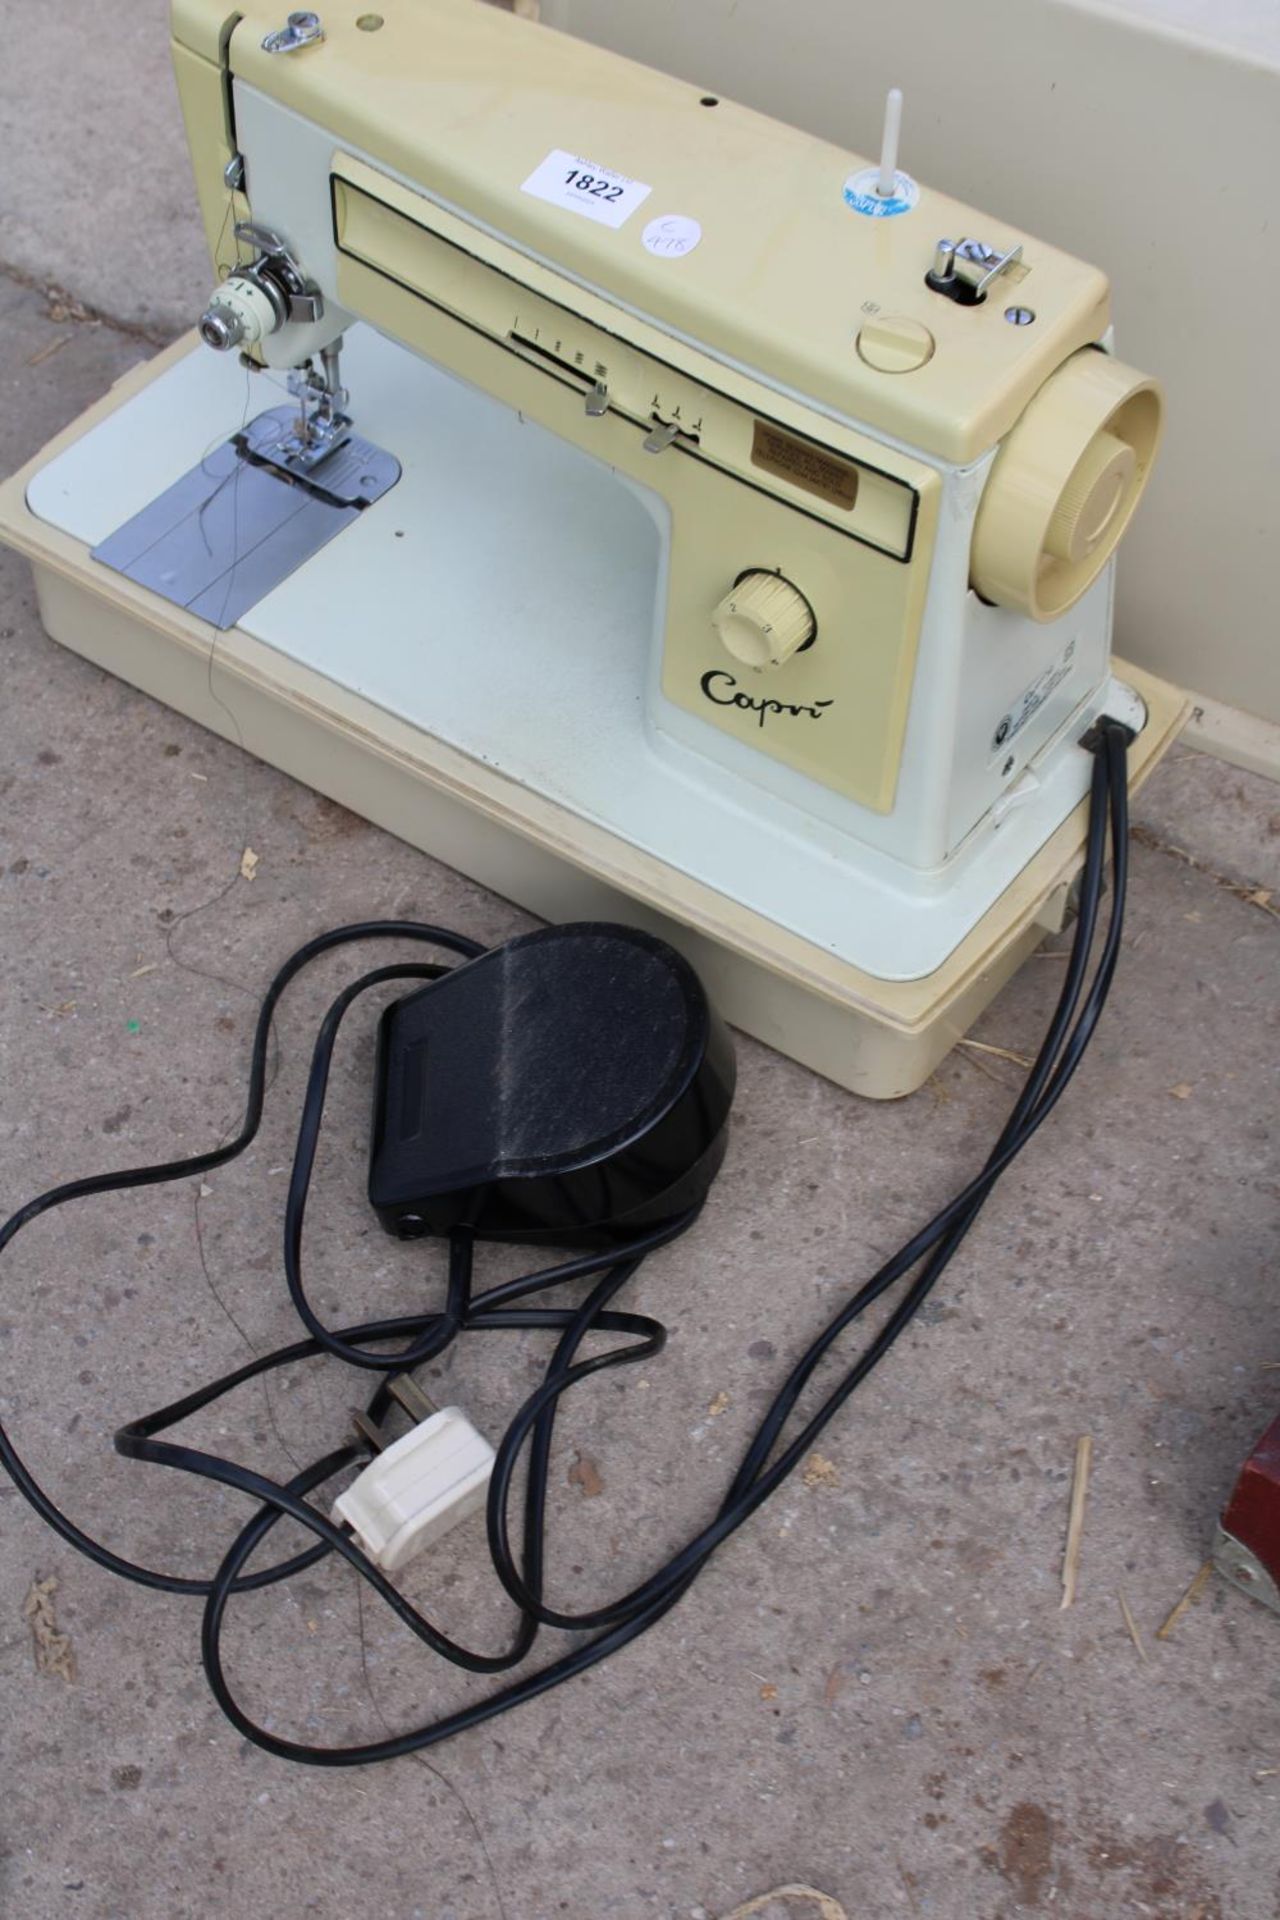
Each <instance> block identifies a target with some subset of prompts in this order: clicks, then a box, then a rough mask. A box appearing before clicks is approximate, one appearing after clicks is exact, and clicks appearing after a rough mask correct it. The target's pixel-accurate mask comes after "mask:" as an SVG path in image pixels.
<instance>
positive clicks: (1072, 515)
mask: <svg viewBox="0 0 1280 1920" xmlns="http://www.w3.org/2000/svg"><path fill="white" fill-rule="evenodd" d="M1137 465H1138V456H1137V454H1136V453H1135V452H1134V450H1133V448H1132V447H1131V446H1130V445H1129V444H1128V442H1127V441H1125V440H1117V439H1116V436H1115V434H1114V433H1105V432H1103V433H1099V434H1097V435H1095V437H1094V438H1093V439H1092V440H1091V441H1090V442H1089V445H1088V446H1087V447H1086V448H1085V450H1084V452H1083V453H1082V454H1081V456H1080V458H1079V460H1077V462H1076V466H1075V472H1074V473H1073V474H1072V476H1071V478H1070V479H1069V480H1068V482H1067V484H1066V486H1065V487H1064V488H1063V489H1062V492H1061V493H1060V494H1059V495H1058V504H1057V506H1056V507H1055V508H1054V510H1053V518H1052V520H1051V521H1050V522H1049V531H1048V533H1047V534H1046V535H1045V545H1046V546H1047V547H1048V549H1049V551H1050V553H1051V554H1052V555H1053V556H1054V558H1055V559H1057V560H1068V561H1070V562H1071V563H1072V565H1074V564H1075V563H1076V562H1077V561H1079V560H1083V559H1085V558H1086V556H1087V555H1089V554H1091V553H1092V552H1093V550H1094V548H1095V547H1096V546H1097V544H1098V542H1099V541H1100V540H1101V539H1102V538H1103V536H1104V534H1105V533H1106V531H1107V528H1108V527H1109V526H1110V525H1111V522H1112V521H1113V520H1114V519H1115V517H1116V515H1117V513H1118V512H1119V511H1120V506H1121V503H1122V501H1123V500H1124V497H1125V494H1126V493H1127V492H1128V491H1129V489H1130V487H1131V486H1132V485H1133V480H1134V475H1135V472H1136V469H1137Z"/></svg>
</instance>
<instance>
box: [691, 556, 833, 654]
mask: <svg viewBox="0 0 1280 1920" xmlns="http://www.w3.org/2000/svg"><path fill="white" fill-rule="evenodd" d="M711 624H712V626H713V627H714V628H715V630H716V632H717V634H718V635H719V636H720V639H721V640H722V641H723V642H724V645H725V646H726V647H727V648H728V650H729V652H730V653H731V654H732V655H733V657H734V659H735V660H740V661H741V662H742V664H743V665H744V666H747V667H753V668H754V669H755V671H756V672H757V673H763V672H764V671H765V670H766V668H769V667H780V666H782V664H783V663H784V661H787V660H789V659H790V658H791V656H792V654H793V653H798V652H799V651H800V649H801V647H807V646H808V644H809V642H810V641H811V640H812V639H813V637H814V635H815V634H816V633H817V630H818V627H817V622H816V621H815V619H814V617H813V608H812V607H811V606H810V605H809V602H808V601H807V600H806V599H805V597H804V595H803V594H802V593H801V592H800V591H799V590H798V589H797V588H796V587H793V586H792V584H791V582H790V581H789V580H784V579H783V578H782V576H781V574H777V573H764V572H754V573H744V574H743V576H742V578H741V579H740V580H739V581H738V583H737V585H736V586H735V587H734V588H733V589H732V591H731V592H729V593H726V595H725V597H724V599H723V600H722V601H721V602H720V604H719V606H718V607H717V608H716V610H715V612H714V613H713V614H712V616H711Z"/></svg>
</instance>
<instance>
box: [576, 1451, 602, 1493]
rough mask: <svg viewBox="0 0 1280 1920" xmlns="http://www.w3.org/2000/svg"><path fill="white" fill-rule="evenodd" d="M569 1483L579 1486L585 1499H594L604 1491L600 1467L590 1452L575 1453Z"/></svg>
mask: <svg viewBox="0 0 1280 1920" xmlns="http://www.w3.org/2000/svg"><path fill="white" fill-rule="evenodd" d="M569 1485H570V1486H571V1487H579V1488H581V1491H582V1497H583V1499H584V1500H594V1499H596V1498H597V1496H598V1495H599V1494H602V1493H603V1492H604V1481H603V1480H602V1478H601V1477H600V1469H599V1467H598V1466H597V1465H596V1463H595V1461H594V1460H593V1459H592V1458H591V1455H590V1454H589V1453H575V1454H574V1456H573V1465H572V1466H571V1467H570V1469H569Z"/></svg>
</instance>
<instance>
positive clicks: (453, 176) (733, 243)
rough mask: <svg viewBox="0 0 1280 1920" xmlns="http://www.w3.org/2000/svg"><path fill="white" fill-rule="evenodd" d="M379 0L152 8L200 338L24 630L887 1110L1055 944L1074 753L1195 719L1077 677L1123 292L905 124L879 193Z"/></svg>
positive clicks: (539, 47) (122, 392)
mask: <svg viewBox="0 0 1280 1920" xmlns="http://www.w3.org/2000/svg"><path fill="white" fill-rule="evenodd" d="M382 5H383V9H384V11H383V12H380V13H373V12H370V13H360V14H357V12H356V11H355V9H354V7H344V8H341V9H339V8H337V7H335V6H333V5H332V4H331V5H329V6H326V8H325V9H324V11H323V13H322V14H315V13H293V14H290V15H287V16H286V14H285V12H284V10H283V9H282V8H281V7H280V6H279V5H278V3H276V0H241V3H240V4H239V5H238V6H236V7H235V8H232V7H231V5H230V4H229V0H174V6H173V35H174V45H173V52H174V62H175V67H176V72H177V79H178V86H179V91H180V95H181V100H182V107H183V112H184V115H185V119H186V126H187V133H188V137H189V141H190V146H191V152H192V156H193V160H194V165H195V174H196V185H197V191H198V195H199V201H200V208H201V213H202V216H203V219H204V224H205V227H206V230H207V233H208V237H209V244H210V248H211V251H212V254H213V259H214V264H215V268H216V276H215V279H214V282H213V288H212V291H211V295H210V299H209V303H208V305H207V308H206V309H205V311H204V313H203V314H202V315H201V316H199V323H198V333H199V336H200V337H199V340H198V341H196V342H193V341H191V340H190V339H188V340H186V341H183V342H180V343H178V345H177V346H176V347H174V348H173V349H171V350H170V351H169V352H167V353H166V354H164V355H162V356H161V357H160V359H159V360H158V361H156V362H154V363H152V365H151V366H150V367H148V368H146V369H143V370H141V371H140V372H139V374H137V375H136V376H131V377H129V378H128V379H127V380H126V381H124V382H123V383H122V384H121V386H120V387H119V388H117V389H116V391H115V392H114V393H113V394H112V395H110V396H108V398H107V400H106V401H105V402H104V403H103V404H102V405H101V406H100V407H98V408H96V409H95V410H94V411H93V412H92V413H91V414H90V415H89V416H88V417H87V419H86V420H84V421H81V422H79V423H77V425H76V426H75V427H73V428H72V429H71V430H70V432H69V434H67V435H64V436H62V438H61V439H60V440H59V441H57V442H55V443H54V444H53V446H52V448H49V449H46V450H45V452H44V453H43V454H42V455H41V456H40V457H39V458H38V459H37V460H36V461H35V462H33V463H32V466H31V467H30V468H29V469H27V470H26V472H25V473H24V474H22V475H20V476H18V480H17V482H15V483H11V485H10V487H9V488H8V489H7V490H6V491H5V493H4V495H3V498H2V499H0V533H3V534H4V536H5V537H6V538H8V539H9V540H11V541H13V542H14V543H15V544H18V545H20V546H22V547H23V548H24V549H25V550H26V551H27V552H28V553H30V554H31V556H32V558H33V560H34V562H35V568H36V578H37V585H38V590H39V594H40V603H41V610H42V616H43V618H44V621H45V624H46V626H47V628H48V631H49V632H50V633H51V634H52V635H53V636H54V637H55V638H57V639H59V640H61V641H63V642H64V643H65V644H67V645H69V646H71V647H74V648H76V649H77V650H79V651H80V652H82V653H85V654H87V655H88V656H89V657H90V658H92V659H95V660H97V661H99V662H101V663H102V664H103V665H105V666H107V667H109V668H111V669H112V670H113V671H115V672H118V673H120V674H122V675H123V676H124V677H125V678H127V679H129V680H131V681H133V682H135V683H136V684H137V685H139V686H141V687H144V688H146V689H147V690H148V691H150V692H152V693H154V694H156V695H157V696H158V697H159V698H161V699H162V700H165V701H168V702H169V703H171V704H172V705H174V706H175V707H178V708H180V709H182V710H183V711H184V712H187V713H189V714H192V715H194V716H195V717H197V718H199V719H200V720H202V721H204V722H205V723H206V724H207V725H209V726H212V727H214V728H215V729H216V730H217V731H219V732H221V733H224V734H228V735H230V736H231V737H233V738H239V739H241V740H242V741H243V743H244V744H245V745H246V746H248V747H249V748H250V749H251V750H252V751H253V752H255V753H258V754H260V755H261V756H262V757H263V758H264V759H267V760H269V761H272V762H273V763H275V764H277V765H279V766H281V767H283V768H285V769H286V770H287V771H289V772H290V773H292V774H294V775H296V776H297V777H299V778H301V779H303V780H305V781H307V782H308V783H309V784H311V785H313V786H315V787H318V788H320V789H321V790H323V791H325V792H326V793H329V794H331V795H332V796H334V797H335V798H337V799H339V800H341V801H343V802H344V803H346V804H347V805H349V806H352V807H354V808H356V809H357V810H358V811H360V812H361V813H363V814H365V815H366V816H368V817H369V818H370V819H373V820H375V821H378V822H379V823H380V824H382V825H383V826H386V827H388V828H390V829H391V830H392V831H394V832H396V833H398V834H400V835H402V836H403V837H404V838H405V839H407V840H410V841H412V842H413V843H414V844H416V845H418V846H420V847H423V848H425V849H427V850H428V851H430V852H431V853H433V854H436V855H439V856H440V857H441V858H443V859H444V860H446V861H448V862H450V863H451V864H453V865H455V866H458V867H460V868H462V869H463V870H465V871H467V872H469V873H472V874H474V875H475V876H476V877H478V878H479V879H481V880H482V881H484V882H486V883H487V884H489V885H491V886H493V887H495V888H497V889H498V890H499V891H500V892H502V893H504V894H506V895H508V896H509V897H511V898H513V899H515V900H517V901H520V902H522V903H523V904H525V905H527V906H529V907H531V908H533V909H535V910H536V911H538V912H540V913H543V914H545V915H547V916H549V917H551V918H557V919H559V918H567V917H587V916H593V917H610V918H617V919H621V920H626V921H630V922H633V923H639V924H642V925H646V926H648V927H650V928H651V929H653V930H655V931H658V932H661V933H663V934H664V935H665V936H666V937H667V938H669V939H672V940H674V941H675V942H676V943H677V944H679V945H680V946H682V947H683V948H684V950H685V951H686V952H687V953H688V954H689V955H690V957H691V958H692V959H693V960H694V962H695V964H697V965H698V967H699V968H700V970H701V971H702V972H703V974H704V976H705V977H706V979H707V981H708V984H709V987H710V990H711V992H712V994H713V996H714V997H715V999H716V1000H717V1001H718V1003H719V1005H720V1006H721V1008H722V1009H723V1011H724V1012H725V1013H726V1015H727V1016H728V1018H729V1019H731V1020H733V1021H734V1022H736V1023H737V1024H738V1025H740V1026H742V1027H744V1028H746V1029H748V1030H749V1031H751V1032H753V1033H756V1034H758V1035H760V1036H761V1037H762V1038H764V1039H765V1040H767V1041H769V1042H770V1043H771V1044H772V1045H774V1046H776V1047H779V1048H781V1049H782V1050H783V1051H785V1052H787V1053H790V1054H792V1055H794V1056H795V1057H797V1058H799V1059H801V1060H803V1061H806V1062H807V1063H808V1064H810V1065H812V1066H814V1067H816V1068H817V1069H818V1070H819V1071H820V1072H823V1073H825V1074H828V1075H830V1076H831V1077H833V1078H835V1079H837V1080H839V1081H841V1082H843V1083H844V1084H846V1085H848V1086H851V1087H853V1088H855V1089H857V1090H858V1091H861V1092H864V1093H870V1094H874V1095H882V1096H883V1095H890V1094H898V1093H903V1092H906V1091H909V1090H910V1089H911V1088H912V1087H914V1086H916V1085H918V1084H920V1082H921V1081H922V1080H923V1079H924V1078H925V1077H927V1075H928V1074H929V1072H931V1071H932V1069H933V1067H934V1065H935V1064H936V1062H937V1061H938V1059H939V1058H941V1056H942V1055H943V1054H944V1053H945V1052H946V1050H947V1048H948V1047H949V1046H951V1045H952V1044H954V1042H955V1040H956V1039H957V1038H958V1037H959V1036H960V1035H961V1034H963V1033H964V1031H965V1030H966V1028H967V1027H968V1026H969V1024H970V1023H971V1022H972V1020H973V1019H974V1018H975V1017H976V1015H977V1013H978V1012H979V1011H980V1010H981V1008H982V1007H983V1006H984V1005H985V1004H986V1003H987V1001H989V1000H990V998H991V997H992V995H993V994H994V993H995V992H996V990H997V989H998V988H999V986H1000V985H1001V984H1002V983H1003V981H1004V980H1005V979H1007V978H1008V976H1009V975H1010V974H1011V972H1012V971H1013V970H1014V968H1015V967H1016V966H1017V965H1018V964H1019V963H1020V961H1021V960H1022V959H1023V958H1025V957H1026V956H1027V954H1029V953H1030V952H1031V951H1032V949H1033V948H1034V947H1035V946H1036V944H1037V943H1038V942H1039V941H1040V940H1041V939H1042V938H1043V937H1044V935H1045V933H1046V932H1047V931H1050V930H1053V929H1055V928H1057V927H1058V926H1060V925H1061V924H1062V921H1063V918H1064V915H1065V914H1066V913H1067V912H1068V911H1069V901H1070V888H1071V883H1072V880H1073V878H1074V876H1075V874H1076V872H1077V870H1078V867H1079V862H1080V853H1081V840H1082V814H1083V809H1082V801H1083V798H1084V795H1085V792H1086V789H1087V785H1088V778H1089V764H1088V763H1089V756H1088V754H1087V753H1085V752H1083V751H1081V749H1080V748H1079V746H1078V744H1077V743H1078V741H1079V740H1080V737H1081V735H1082V734H1084V733H1085V731H1086V730H1087V728H1088V727H1089V726H1090V724H1091V723H1092V722H1093V720H1094V719H1095V718H1096V717H1097V716H1098V715H1099V714H1100V713H1102V712H1107V713H1110V714H1114V715H1117V716H1119V717H1121V718H1123V719H1124V720H1126V721H1127V722H1128V723H1129V724H1130V725H1131V726H1132V727H1133V728H1134V729H1135V732H1136V736H1137V737H1136V740H1135V743H1134V747H1133V750H1132V755H1131V764H1132V768H1133V776H1134V779H1135V781H1136V780H1139V779H1141V778H1143V777H1144V776H1145V774H1146V773H1147V772H1148V771H1149V770H1150V768H1151V767H1152V765H1154V763H1155V761H1156V760H1157V759H1158V757H1159V755H1160V753H1161V752H1162V751H1163V749H1164V748H1165V747H1166V746H1167V744H1168V743H1169V741H1170V739H1171V738H1172V737H1173V735H1174V733H1175V732H1176V730H1177V727H1178V726H1179V724H1180V723H1181V720H1182V718H1183V715H1184V703H1183V701H1182V698H1181V696H1180V695H1179V694H1177V693H1176V692H1174V691H1173V690H1172V689H1170V688H1168V687H1166V686H1164V685H1162V684H1161V683H1160V682H1158V681H1155V680H1153V679H1151V677H1150V676H1148V675H1146V674H1144V673H1140V672H1138V671H1137V670H1136V669H1130V668H1127V667H1123V668H1120V669H1119V670H1118V671H1113V663H1112V661H1111V657H1110V636H1111V611H1112V572H1113V569H1112V555H1113V552H1114V550H1115V547H1116V544H1117V542H1118V541H1119V539H1120V537H1121V534H1122V533H1123V531H1124V528H1125V526H1126V525H1127V523H1128V521H1129V518H1130V516H1131V514H1132V512H1133V510H1134V508H1135V506H1136V504H1137V501H1138V499H1139V496H1140V495H1141V493H1142V491H1143V487H1144V485H1145V482H1146V479H1147V475H1148V473H1149V471H1150V467H1151V463H1152V460H1153V457H1154V455H1155V451H1156V446H1157V442H1158V439H1159V432H1160V418H1161V403H1160V397H1159V394H1158V391H1157V389H1156V387H1155V385H1154V383H1153V382H1152V381H1151V380H1149V379H1147V378H1145V377H1143V376H1142V375H1140V374H1138V373H1136V372H1134V371H1133V370H1132V369H1130V368H1128V367H1126V366H1124V365H1123V364H1121V362H1119V361H1118V360H1117V359H1116V358H1115V357H1114V356H1113V354H1112V353H1111V351H1110V314H1109V293H1108V284H1107V281H1106V279H1105V277H1104V276H1103V275H1102V274H1101V273H1100V272H1098V271H1097V270H1096V269H1094V268H1092V267H1090V266H1087V265H1085V264H1083V263H1082V262H1080V261H1078V260H1076V259H1073V258H1071V257H1069V256H1068V255H1066V254H1064V253H1062V252H1060V251H1058V250H1057V249H1056V248H1053V247H1051V246H1048V245H1046V244H1045V243H1043V242H1042V241H1039V240H1036V239H1033V238H1032V237H1031V236H1030V235H1026V234H1022V233H1018V232H1015V231H1014V230H1013V229H1011V228H1010V227H1009V226H1008V225H1007V224H1006V223H1004V222H1003V221H1001V220H999V219H995V218H991V217H988V216H986V215H984V214H981V213H978V212H976V211H974V210H972V209H970V208H967V207H964V206H961V205H959V204H958V203H957V202H955V201H954V200H951V199H949V198H947V197H946V196H945V195H944V194H942V193H940V192H936V191H934V190H932V189H930V188H928V187H924V186H921V185H919V184H917V182H916V181H915V180H914V179H912V177H911V176H910V175H909V173H907V172H906V171H904V170H903V169H902V168H901V167H899V165H898V164H897V156H896V142H897V126H896V107H897V102H896V101H895V100H894V99H893V98H892V97H891V100H890V113H889V117H888V124H887V129H886V142H885V146H884V149H883V150H882V152H881V155H880V159H879V162H878V163H877V162H875V161H865V160H861V159H859V158H857V157H856V156H854V155H851V154H849V153H844V152H841V151H840V150H838V149H836V148H834V147H832V146H829V145H827V144H824V143H823V142H820V141H818V140H815V139H813V138H810V137H809V136H807V135H804V134H801V133H799V132H796V131H794V130H793V129H791V128H789V127H786V126H782V125H780V124H777V123H775V122H772V121H770V120H768V119H766V118H764V117H762V116H760V115H759V114H756V113H753V112H749V111H747V110H746V109H744V108H741V107H738V106H735V105H733V104H732V103H731V102H729V101H726V100H720V99H717V98H716V97H714V96H712V95H710V94H702V95H700V94H699V93H698V92H697V91H695V90H693V89H691V88H690V87H688V86H687V85H685V84H684V83H682V82H680V81H677V80H675V79H672V78H669V77H667V76H665V75H662V74H659V73H657V72H653V71H650V70H648V69H646V68H642V67H638V66H635V65H633V64H631V63H629V62H626V61H624V60H621V59H618V58H617V57H615V56H613V55H611V54H608V53H605V52H603V51H601V50H599V49H597V48H595V47H592V46H589V45H587V44H585V43H582V42H579V41H576V40H574V39H572V38H569V37H567V36H564V35H561V34H557V33H554V32H552V31H551V30H549V29H548V28H546V27H543V26H540V25H538V24H536V23H534V22H531V21H528V20H524V19H520V18H516V17H514V16H512V15H510V14H507V13H504V12H500V11H498V10H495V9H491V8H488V7H484V6H481V5H479V4H477V0H382ZM969 137H973V138H982V137H983V134H982V132H981V130H973V129H971V130H970V136H969ZM992 137H996V136H995V135H992ZM194 317H195V316H193V318H194ZM366 904H367V906H368V909H369V911H375V910H377V909H378V907H379V905H380V904H382V903H378V902H372V901H371V902H368V903H366Z"/></svg>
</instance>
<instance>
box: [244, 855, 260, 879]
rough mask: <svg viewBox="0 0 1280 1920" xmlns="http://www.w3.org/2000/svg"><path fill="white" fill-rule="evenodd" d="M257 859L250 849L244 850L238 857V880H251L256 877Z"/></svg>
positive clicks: (257, 856)
mask: <svg viewBox="0 0 1280 1920" xmlns="http://www.w3.org/2000/svg"><path fill="white" fill-rule="evenodd" d="M259 857H260V856H259V855H258V854H256V853H255V852H254V850H253V848H252V847H246V848H245V850H244V852H243V853H242V854H241V855H240V878H241V879H242V880H252V879H254V878H255V877H256V875H257V872H258V860H259Z"/></svg>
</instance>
